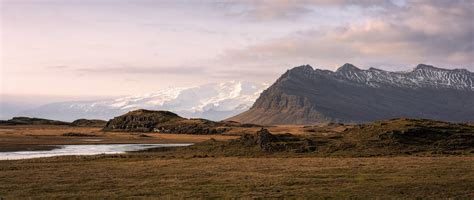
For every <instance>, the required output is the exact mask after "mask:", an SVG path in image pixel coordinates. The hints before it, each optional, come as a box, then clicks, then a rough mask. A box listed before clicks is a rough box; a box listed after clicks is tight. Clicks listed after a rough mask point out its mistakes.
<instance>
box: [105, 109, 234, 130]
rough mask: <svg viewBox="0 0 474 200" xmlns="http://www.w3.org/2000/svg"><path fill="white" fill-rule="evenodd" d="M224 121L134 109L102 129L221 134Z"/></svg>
mask: <svg viewBox="0 0 474 200" xmlns="http://www.w3.org/2000/svg"><path fill="white" fill-rule="evenodd" d="M228 129H229V128H228V127H227V126H226V124H225V123H220V122H214V121H209V120H205V119H186V118H183V117H180V116H178V115H177V114H175V113H172V112H169V111H152V110H143V109H141V110H136V111H131V112H128V113H126V114H124V115H121V116H118V117H115V118H113V119H111V120H110V121H108V122H107V124H106V125H105V127H104V131H126V132H156V133H172V134H221V133H224V132H226V131H227V130H228Z"/></svg>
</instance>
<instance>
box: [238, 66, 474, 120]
mask: <svg viewBox="0 0 474 200" xmlns="http://www.w3.org/2000/svg"><path fill="white" fill-rule="evenodd" d="M399 117H407V118H426V119H435V120H444V121H452V122H466V121H473V120H474V73H472V72H469V71H467V70H464V69H462V70H460V69H455V70H448V69H441V68H436V67H433V66H429V65H423V64H420V65H418V66H417V67H416V68H415V69H414V70H413V71H411V72H388V71H383V70H379V69H374V68H370V69H368V70H362V69H359V68H357V67H355V66H353V65H351V64H345V65H343V66H342V67H341V68H339V69H338V70H337V71H335V72H332V71H329V70H319V69H313V68H312V67H311V66H309V65H304V66H300V67H295V68H293V69H291V70H288V71H287V72H286V73H285V74H283V75H282V76H281V77H280V78H279V79H278V80H277V81H276V82H275V83H274V84H273V85H272V86H271V87H270V88H268V89H267V90H265V91H264V92H263V93H262V94H261V95H260V97H259V98H258V99H257V100H256V102H255V103H254V105H253V106H252V107H251V108H250V110H248V111H246V112H244V113H242V114H239V115H237V116H235V117H232V118H230V119H229V120H233V121H237V122H241V123H256V124H313V123H322V122H369V121H376V120H385V119H392V118H399Z"/></svg>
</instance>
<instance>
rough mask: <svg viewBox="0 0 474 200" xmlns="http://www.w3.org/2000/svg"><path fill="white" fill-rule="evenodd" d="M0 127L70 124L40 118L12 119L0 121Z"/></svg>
mask: <svg viewBox="0 0 474 200" xmlns="http://www.w3.org/2000/svg"><path fill="white" fill-rule="evenodd" d="M0 125H71V123H69V122H63V121H57V120H50V119H42V118H31V117H14V118H12V119H9V120H0Z"/></svg>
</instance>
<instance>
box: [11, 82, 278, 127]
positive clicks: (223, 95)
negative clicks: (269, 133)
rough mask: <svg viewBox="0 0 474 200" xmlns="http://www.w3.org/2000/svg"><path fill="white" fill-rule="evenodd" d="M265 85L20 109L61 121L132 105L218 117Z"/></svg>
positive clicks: (109, 114) (241, 107)
mask: <svg viewBox="0 0 474 200" xmlns="http://www.w3.org/2000/svg"><path fill="white" fill-rule="evenodd" d="M268 86H269V85H268V84H266V83H260V84H257V83H252V82H245V81H228V82H223V83H210V84H205V85H200V86H194V87H175V88H166V89H161V90H158V91H156V92H153V93H147V94H140V95H131V96H123V97H119V98H112V99H104V100H99V101H71V102H57V103H49V104H46V105H42V106H39V107H37V108H34V109H30V110H27V111H23V112H21V113H20V115H22V116H29V117H39V118H47V119H55V120H63V121H73V120H76V119H79V118H87V119H103V120H108V119H111V118H113V117H115V116H119V115H122V114H125V113H127V112H128V111H131V110H136V109H151V110H168V111H172V112H175V113H177V114H178V115H180V116H183V117H186V118H205V119H209V120H222V119H226V118H228V117H231V116H234V115H236V114H239V113H241V112H244V111H246V110H248V109H249V108H250V106H252V104H253V103H254V101H255V100H256V99H257V98H258V97H259V95H260V93H261V92H262V91H263V90H264V89H266V88H267V87H268Z"/></svg>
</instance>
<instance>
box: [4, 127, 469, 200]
mask: <svg viewBox="0 0 474 200" xmlns="http://www.w3.org/2000/svg"><path fill="white" fill-rule="evenodd" d="M390 123H392V124H395V125H396V124H399V125H396V127H394V128H391V127H390V126H391V125H390V124H388V126H387V124H381V123H380V124H377V123H376V124H372V125H363V126H357V125H348V126H342V125H337V124H330V125H325V126H306V127H303V126H273V127H267V128H268V129H269V131H270V132H272V133H274V134H285V133H292V134H294V135H295V137H303V138H311V139H313V140H314V141H316V142H317V143H316V144H315V145H316V147H317V150H316V151H314V152H306V153H298V152H293V151H282V152H264V151H262V150H261V149H260V147H259V146H258V145H250V146H245V145H241V144H244V143H245V142H246V141H242V142H226V141H227V140H229V139H235V138H238V137H239V135H241V134H242V133H255V132H256V131H257V130H259V128H242V129H235V130H233V131H232V132H230V133H228V134H227V135H187V134H183V135H173V134H157V133H129V132H128V133H122V132H102V131H101V129H100V128H88V127H69V126H5V127H0V151H1V150H4V151H11V150H22V149H25V148H38V147H41V146H43V145H54V144H91V143H189V142H193V143H198V142H203V141H206V142H203V143H199V144H197V145H195V146H190V147H184V148H160V149H154V150H147V151H142V152H132V153H127V154H116V155H95V156H61V157H50V158H37V159H27V160H10V161H0V182H1V184H0V199H2V198H5V199H11V198H12V199H16V198H40V199H51V198H53V199H56V198H80V199H81V198H82V199H91V198H92V199H98V198H120V197H130V198H156V197H161V198H165V199H176V198H311V199H314V198H316V199H327V198H336V199H341V198H342V199H347V198H352V199H354V198H355V199H368V198H370V199H374V198H376V199H416V198H418V197H421V198H428V199H446V198H454V199H474V156H473V155H472V150H471V149H472V148H473V146H472V145H471V144H472V143H469V141H471V140H472V138H471V140H469V137H468V136H469V135H471V134H472V129H471V128H472V127H464V126H462V127H458V125H455V124H454V125H448V126H446V125H443V126H439V123H438V122H429V123H428V122H426V123H427V125H423V127H425V128H424V129H420V128H419V127H418V126H415V127H413V126H412V125H410V124H412V123H425V122H407V121H406V120H401V121H393V122H390ZM398 127H403V129H400V131H394V130H398V129H399V128H398ZM426 127H428V128H426ZM349 129H350V130H349ZM362 130H364V131H362ZM426 131H428V132H430V133H435V134H438V135H439V134H448V135H450V136H449V137H446V138H447V139H444V137H443V138H441V139H440V140H439V141H449V143H446V144H445V142H441V143H440V142H434V143H433V142H432V141H431V140H426V138H431V137H426V134H425V132H426ZM346 132H347V133H346ZM70 133H74V134H70ZM348 133H349V135H347V134H348ZM461 136H462V137H461ZM211 138H214V139H215V140H209V139H211ZM459 138H465V139H463V140H462V141H461V140H458V139H459ZM466 138H467V139H466ZM407 139H410V140H409V141H408V142H407V141H406V140H407ZM207 140H209V141H207ZM302 141H304V140H302ZM412 141H416V143H413V142H412ZM436 141H438V140H436ZM281 142H282V141H280V142H278V143H277V144H280V143H281ZM419 144H429V145H425V146H422V147H423V148H421V149H410V148H407V147H413V146H419ZM379 145H382V146H379ZM446 145H447V146H446ZM466 145H467V146H466ZM361 147H364V148H366V149H367V148H368V149H369V150H370V151H368V152H365V151H361V150H360V148H361ZM451 147H452V148H461V150H462V151H461V153H458V154H446V153H437V152H435V151H433V149H434V150H436V149H444V150H449V151H451V150H452V149H450V148H451ZM399 149H401V150H403V151H401V150H399ZM454 150H456V149H454ZM405 151H408V152H409V153H410V152H411V153H410V154H405V153H406V152H405ZM400 152H402V153H400Z"/></svg>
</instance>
